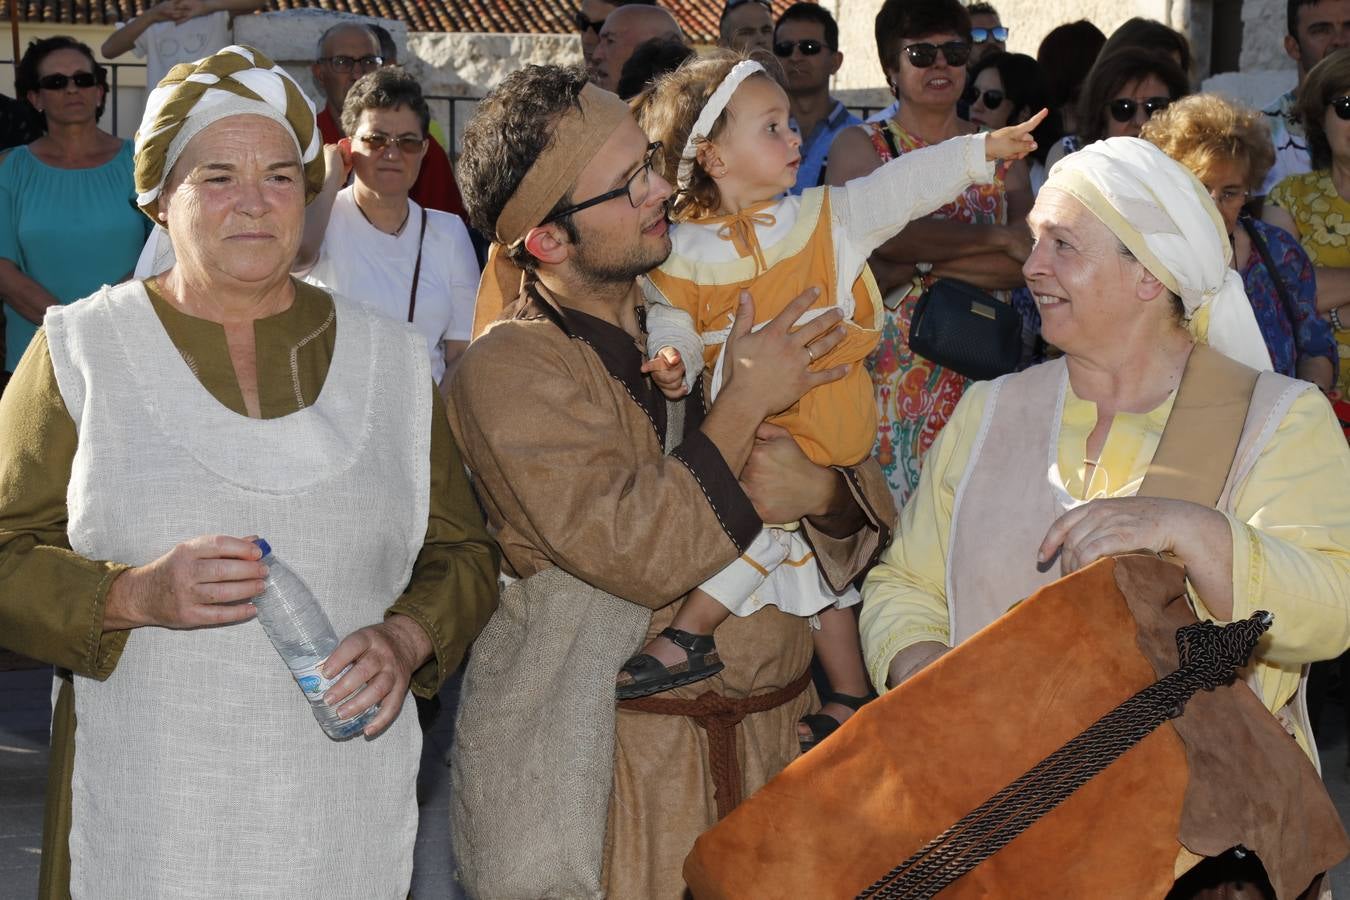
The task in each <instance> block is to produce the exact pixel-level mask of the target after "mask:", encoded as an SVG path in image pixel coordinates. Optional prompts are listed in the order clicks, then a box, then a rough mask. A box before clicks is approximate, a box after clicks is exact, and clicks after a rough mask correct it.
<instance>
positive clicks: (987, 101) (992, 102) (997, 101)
mask: <svg viewBox="0 0 1350 900" xmlns="http://www.w3.org/2000/svg"><path fill="white" fill-rule="evenodd" d="M981 97H983V98H984V106H985V108H986V109H998V108H999V107H1000V106H1002V105H1003V101H1004V100H1007V99H1008V95H1007V94H1005V93H1003V92H1002V91H996V90H988V91H984V92H983V93H981V92H980V89H979V88H977V87H975V85H973V84H972V85H971V86H970V87H968V88H966V92H965V95H964V96H963V97H962V98H961V99H963V100H965V101H966V102H967V103H969V104H970V105H971V106H974V105H975V101H976V100H979V99H980V98H981Z"/></svg>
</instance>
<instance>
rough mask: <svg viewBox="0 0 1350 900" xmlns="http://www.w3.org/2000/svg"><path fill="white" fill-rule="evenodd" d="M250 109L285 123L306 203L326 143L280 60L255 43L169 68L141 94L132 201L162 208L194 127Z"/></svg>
mask: <svg viewBox="0 0 1350 900" xmlns="http://www.w3.org/2000/svg"><path fill="white" fill-rule="evenodd" d="M238 115H255V116H263V117H265V118H269V119H272V120H273V121H275V122H278V123H279V124H281V125H283V126H285V127H286V129H287V130H288V131H289V132H290V134H291V136H292V137H293V138H294V139H295V145H296V149H297V150H298V151H299V153H300V160H301V162H302V163H303V164H304V167H305V202H306V203H308V202H309V201H310V200H313V199H314V197H315V196H316V195H317V194H318V193H319V190H320V188H322V187H323V179H324V163H323V141H322V138H321V137H320V135H319V127H318V123H317V122H316V121H315V119H314V106H313V104H311V103H310V102H309V98H307V97H306V96H305V95H304V92H303V91H301V90H300V86H299V85H298V84H296V83H295V80H294V79H293V78H291V76H290V75H288V74H287V73H286V71H285V70H284V69H282V68H281V67H280V66H278V65H276V64H274V63H273V62H272V61H271V60H270V59H268V58H267V57H266V56H264V55H263V54H261V53H259V52H258V51H257V50H254V49H253V48H252V47H242V46H237V45H236V46H232V47H226V48H225V49H224V50H221V51H220V52H218V53H216V54H215V55H213V56H208V57H206V58H205V59H200V60H197V62H195V63H183V64H181V65H177V66H174V67H173V68H172V69H170V70H169V74H168V75H165V76H164V80H163V81H161V82H160V83H159V86H158V87H156V88H155V89H154V90H153V91H151V92H150V96H149V97H148V98H147V99H146V103H145V114H144V115H143V116H142V117H141V127H140V128H139V129H138V130H137V131H136V203H137V204H138V205H139V206H140V208H141V209H142V210H143V211H144V212H145V214H146V215H147V216H149V217H150V218H151V219H156V218H157V216H158V213H159V195H160V191H162V190H163V189H164V181H165V179H167V178H168V177H169V171H170V170H171V169H172V168H173V164H174V162H175V161H177V159H178V156H179V154H180V153H182V152H183V148H184V147H186V146H187V144H188V141H190V140H191V139H192V138H193V137H194V136H195V135H196V134H197V133H198V132H200V131H201V130H202V129H204V128H206V127H207V126H208V125H210V124H212V123H213V122H218V121H220V120H221V119H223V118H226V117H227V116H238Z"/></svg>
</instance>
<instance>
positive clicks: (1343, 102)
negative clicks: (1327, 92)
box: [1327, 97, 1350, 119]
mask: <svg viewBox="0 0 1350 900" xmlns="http://www.w3.org/2000/svg"><path fill="white" fill-rule="evenodd" d="M1327 105H1328V106H1330V107H1331V108H1332V109H1334V110H1336V118H1338V119H1350V97H1337V98H1335V99H1334V100H1332V101H1331V102H1330V103H1328V104H1327Z"/></svg>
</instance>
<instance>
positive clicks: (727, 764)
mask: <svg viewBox="0 0 1350 900" xmlns="http://www.w3.org/2000/svg"><path fill="white" fill-rule="evenodd" d="M810 683H811V670H810V669H807V670H806V671H804V672H802V674H800V675H798V676H797V677H796V678H794V679H792V681H790V682H788V684H786V685H784V686H783V687H781V688H779V689H778V690H776V691H770V692H769V693H767V694H757V695H755V696H754V697H743V698H732V697H724V696H722V695H721V694H717V693H714V692H712V691H708V692H706V693H703V694H700V695H699V696H698V697H696V698H695V699H693V700H680V699H674V698H670V697H638V698H636V699H633V700H621V701H619V709H626V710H629V711H630V712H643V713H654V714H656V715H658V716H680V717H682V718H686V719H693V720H694V724H695V725H697V726H698V727H699V728H702V729H703V730H704V731H706V732H708V769H709V771H711V773H712V780H713V799H714V800H716V801H717V818H718V819H724V818H726V816H727V813H729V812H731V811H732V810H733V809H735V808H736V807H737V806H739V805H740V803H741V799H742V798H741V765H740V762H739V761H738V759H737V757H736V726H737V725H739V724H740V723H741V720H742V719H744V718H745V717H746V716H750V715H754V714H755V713H761V712H765V711H766V710H770V709H774V708H775V707H779V706H782V705H783V704H784V703H787V702H788V701H789V700H792V699H794V698H795V697H797V696H798V695H799V694H801V692H802V691H804V690H806V686H807V685H808V684H810Z"/></svg>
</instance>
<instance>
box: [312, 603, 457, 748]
mask: <svg viewBox="0 0 1350 900" xmlns="http://www.w3.org/2000/svg"><path fill="white" fill-rule="evenodd" d="M433 650H434V648H433V647H432V644H431V638H430V637H428V636H427V633H426V632H425V631H424V630H423V629H422V626H421V625H418V624H417V622H416V621H414V620H413V619H410V618H409V617H407V616H400V615H393V616H390V617H389V618H388V619H386V620H385V621H384V622H381V623H380V624H378V625H367V626H366V627H365V628H360V629H357V630H356V631H353V632H352V633H351V634H349V635H347V636H346V637H345V638H343V639H342V643H340V644H338V645H337V649H335V650H334V651H333V652H332V654H330V655H329V657H328V661H327V662H325V663H324V664H323V674H324V677H325V678H332V677H333V676H334V675H336V674H337V673H339V672H341V671H342V670H343V668H344V667H345V666H347V665H349V664H350V665H351V669H350V670H348V672H347V674H346V675H343V676H342V678H341V679H339V680H338V682H337V683H336V684H334V685H333V686H332V687H331V688H329V689H328V693H327V694H325V695H324V699H326V700H327V701H328V702H329V703H330V704H332V703H338V702H341V703H342V705H341V706H339V707H338V715H339V716H341V717H342V718H344V719H350V718H351V717H352V716H355V715H359V714H360V713H362V712H364V711H365V710H367V709H370V707H372V706H374V705H375V704H376V703H379V704H380V711H379V713H378V714H376V716H375V718H373V719H371V720H370V723H369V724H367V725H366V727H365V730H364V734H365V735H366V736H367V737H374V736H375V735H377V734H379V733H380V732H381V731H384V729H386V728H388V727H389V726H390V725H391V724H392V723H393V721H394V719H396V718H398V713H399V710H400V709H402V708H403V698H404V696H405V695H407V693H408V685H409V684H410V683H411V682H412V675H413V672H416V671H417V670H418V668H420V667H421V665H422V664H423V663H425V662H426V661H427V660H428V659H430V658H431V654H432V652H433ZM363 684H364V685H365V688H363V689H362V690H361V691H360V692H359V693H356V694H353V695H351V696H348V695H349V694H352V692H353V691H355V690H356V689H357V688H360V687H361V685H363Z"/></svg>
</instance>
